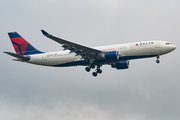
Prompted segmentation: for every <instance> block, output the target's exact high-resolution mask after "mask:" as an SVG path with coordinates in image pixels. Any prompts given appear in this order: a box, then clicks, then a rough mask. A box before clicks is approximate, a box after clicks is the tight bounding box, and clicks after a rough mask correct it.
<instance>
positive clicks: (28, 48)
mask: <svg viewBox="0 0 180 120" xmlns="http://www.w3.org/2000/svg"><path fill="white" fill-rule="evenodd" d="M8 35H9V37H10V39H11V42H12V44H13V47H14V49H15V51H16V53H17V54H18V55H30V54H38V53H43V52H41V51H39V50H37V49H36V48H34V47H33V46H32V45H31V44H30V43H28V42H27V41H26V40H25V39H24V38H23V37H21V36H20V35H19V34H18V33H17V32H11V33H8Z"/></svg>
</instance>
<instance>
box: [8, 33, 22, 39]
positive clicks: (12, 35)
mask: <svg viewBox="0 0 180 120" xmlns="http://www.w3.org/2000/svg"><path fill="white" fill-rule="evenodd" d="M8 35H9V37H10V38H17V37H21V36H20V35H19V34H18V33H17V32H11V33H8Z"/></svg>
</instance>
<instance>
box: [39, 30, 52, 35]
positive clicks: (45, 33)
mask: <svg viewBox="0 0 180 120" xmlns="http://www.w3.org/2000/svg"><path fill="white" fill-rule="evenodd" d="M41 32H42V34H43V35H45V36H48V35H50V34H49V33H47V32H46V31H44V30H41Z"/></svg>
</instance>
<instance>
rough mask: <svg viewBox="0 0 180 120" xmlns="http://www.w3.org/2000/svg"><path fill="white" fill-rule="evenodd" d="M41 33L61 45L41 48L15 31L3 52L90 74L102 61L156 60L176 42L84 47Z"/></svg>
mask: <svg viewBox="0 0 180 120" xmlns="http://www.w3.org/2000/svg"><path fill="white" fill-rule="evenodd" d="M41 31H42V33H43V35H44V36H46V37H48V38H50V39H52V40H54V41H56V42H58V43H59V44H61V45H62V47H63V48H64V50H63V51H57V52H42V51H39V50H37V49H36V48H35V47H33V46H32V45H31V44H30V43H28V42H27V41H26V40H25V39H24V38H23V37H21V36H20V35H19V34H18V33H17V32H10V33H8V35H9V37H10V39H11V42H12V44H13V47H14V49H15V51H16V54H15V53H11V52H4V53H6V54H8V55H11V56H13V60H15V61H21V62H26V63H31V64H36V65H43V66H52V67H69V66H86V68H85V70H86V71H87V72H90V71H91V70H92V69H95V70H94V72H92V75H93V76H95V77H96V76H97V75H98V74H101V73H102V70H101V69H100V67H101V66H102V65H110V66H111V67H112V68H116V69H117V70H120V69H128V68H129V60H132V59H141V58H149V57H156V58H157V60H156V62H157V63H159V62H160V61H159V57H160V55H164V54H167V53H169V52H171V51H173V50H174V49H176V46H175V45H173V44H172V43H170V42H167V41H157V40H150V41H143V42H134V43H127V44H116V45H109V46H100V47H87V46H84V45H80V44H77V43H74V42H71V41H67V40H64V39H61V38H58V37H55V36H53V35H51V34H49V33H47V32H46V31H44V30H41Z"/></svg>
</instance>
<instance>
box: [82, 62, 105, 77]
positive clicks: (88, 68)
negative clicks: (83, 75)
mask: <svg viewBox="0 0 180 120" xmlns="http://www.w3.org/2000/svg"><path fill="white" fill-rule="evenodd" d="M100 67H101V66H100V65H97V69H96V70H95V72H93V73H92V75H93V76H94V77H96V76H97V74H98V73H99V74H101V73H102V70H101V69H100ZM91 68H92V69H94V68H95V65H94V64H93V65H92V64H91V65H90V66H89V67H86V68H85V70H86V71H87V72H90V70H91Z"/></svg>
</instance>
